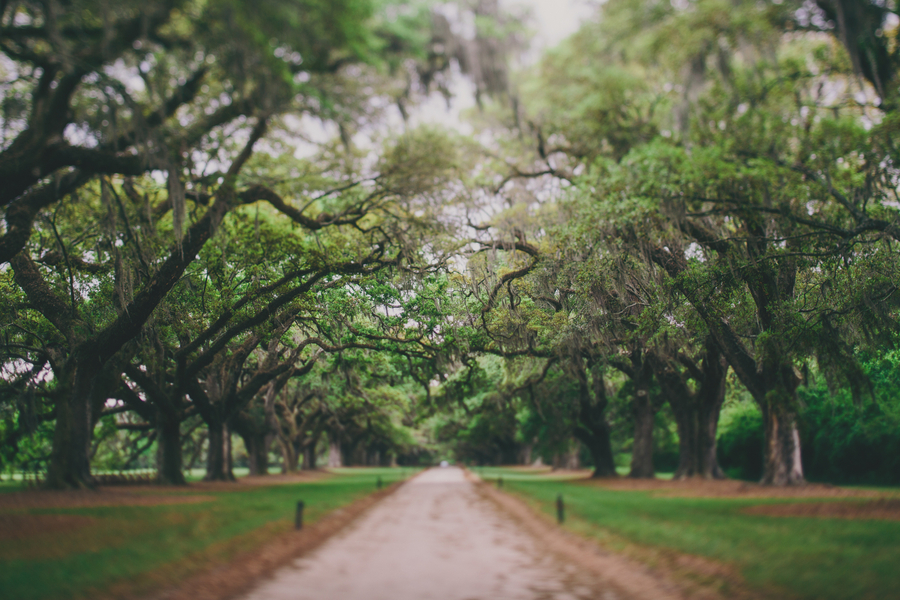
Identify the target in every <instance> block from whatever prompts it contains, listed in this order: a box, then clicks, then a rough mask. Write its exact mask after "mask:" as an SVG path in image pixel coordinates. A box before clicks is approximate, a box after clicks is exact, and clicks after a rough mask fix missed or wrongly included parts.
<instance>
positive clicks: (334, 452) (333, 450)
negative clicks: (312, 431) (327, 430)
mask: <svg viewBox="0 0 900 600" xmlns="http://www.w3.org/2000/svg"><path fill="white" fill-rule="evenodd" d="M343 466H344V461H343V457H342V456H341V443H340V442H339V441H338V440H336V439H333V438H332V439H331V440H330V441H329V442H328V467H329V468H332V467H343Z"/></svg>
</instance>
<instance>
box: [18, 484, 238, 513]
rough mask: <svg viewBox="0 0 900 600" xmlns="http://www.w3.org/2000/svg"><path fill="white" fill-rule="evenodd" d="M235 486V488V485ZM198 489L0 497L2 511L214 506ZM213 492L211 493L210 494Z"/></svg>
mask: <svg viewBox="0 0 900 600" xmlns="http://www.w3.org/2000/svg"><path fill="white" fill-rule="evenodd" d="M228 485H231V486H232V488H233V487H234V484H228ZM196 489H197V488H195V487H193V486H191V488H184V487H168V486H135V487H132V488H129V489H128V490H123V489H122V488H120V487H114V488H105V487H101V488H97V489H96V490H65V491H59V490H27V491H22V492H9V493H6V494H0V511H16V510H30V509H46V508H93V507H98V506H160V505H164V504H194V503H197V502H212V501H214V500H215V496H202V495H197V494H192V493H191V492H192V491H195V490H196ZM210 491H211V490H210Z"/></svg>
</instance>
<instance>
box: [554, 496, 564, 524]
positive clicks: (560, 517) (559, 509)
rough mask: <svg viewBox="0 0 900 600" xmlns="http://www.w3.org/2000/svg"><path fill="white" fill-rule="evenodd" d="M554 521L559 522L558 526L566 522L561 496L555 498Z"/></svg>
mask: <svg viewBox="0 0 900 600" xmlns="http://www.w3.org/2000/svg"><path fill="white" fill-rule="evenodd" d="M556 520H557V521H559V524H560V525H562V524H563V521H565V520H566V506H565V504H563V497H562V494H559V495H558V496H557V497H556Z"/></svg>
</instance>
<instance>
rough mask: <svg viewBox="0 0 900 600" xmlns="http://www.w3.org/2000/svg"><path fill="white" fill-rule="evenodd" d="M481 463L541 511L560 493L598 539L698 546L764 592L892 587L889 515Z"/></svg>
mask: <svg viewBox="0 0 900 600" xmlns="http://www.w3.org/2000/svg"><path fill="white" fill-rule="evenodd" d="M477 471H478V470H476V472H477ZM482 471H483V475H482V477H483V478H487V479H490V480H495V479H496V478H497V477H498V476H502V477H503V482H504V489H506V490H508V491H512V492H514V493H516V494H519V495H522V496H524V497H526V498H530V499H532V500H536V501H537V503H538V505H539V506H540V508H541V510H543V511H545V512H547V513H548V514H555V501H556V497H557V495H558V494H562V495H563V498H564V500H565V505H566V511H567V515H568V517H567V523H566V526H567V527H570V528H572V529H574V530H577V531H578V532H579V533H582V534H586V535H590V536H593V537H595V538H597V539H598V540H599V541H600V542H601V543H605V544H607V545H608V546H611V547H613V548H615V547H616V544H617V541H620V540H626V541H627V542H628V543H633V544H637V545H639V546H642V547H655V548H663V549H667V550H674V551H676V552H680V553H687V554H693V555H699V556H704V557H707V558H710V559H713V560H716V561H719V562H722V563H725V564H728V565H731V566H733V567H736V568H737V570H738V571H739V572H740V573H741V574H742V575H743V577H744V578H745V580H746V581H747V583H748V584H749V585H750V586H751V587H752V588H755V589H756V590H758V591H760V592H762V593H763V594H766V595H767V596H775V597H795V598H804V599H805V598H809V599H814V598H815V599H822V600H826V599H833V600H843V599H847V600H849V599H857V600H858V599H865V598H872V599H874V598H879V599H880V598H890V597H896V595H897V590H898V589H900V568H898V565H900V522H897V521H876V520H846V519H819V518H799V517H797V518H794V517H768V516H759V515H749V514H744V513H743V512H742V510H743V509H745V508H746V507H748V506H753V505H757V504H763V503H780V502H792V501H798V500H787V499H765V500H763V499H722V498H674V497H654V496H652V495H651V494H650V493H648V492H632V491H613V490H608V489H604V488H602V487H598V486H595V485H592V484H589V483H586V482H584V481H583V480H582V481H578V480H573V479H572V478H571V477H569V478H565V477H558V476H552V475H548V474H536V473H528V472H523V471H519V470H511V469H490V468H486V469H483V470H482ZM479 474H481V473H479ZM803 501H809V500H803Z"/></svg>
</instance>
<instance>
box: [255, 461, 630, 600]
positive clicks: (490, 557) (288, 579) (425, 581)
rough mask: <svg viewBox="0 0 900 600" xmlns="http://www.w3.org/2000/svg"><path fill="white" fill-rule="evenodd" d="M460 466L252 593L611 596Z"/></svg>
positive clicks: (261, 598)
mask: <svg viewBox="0 0 900 600" xmlns="http://www.w3.org/2000/svg"><path fill="white" fill-rule="evenodd" d="M615 598H617V596H616V595H615V594H614V593H612V592H611V591H609V590H602V589H599V588H598V587H597V585H596V582H595V581H594V580H593V579H592V578H591V576H589V575H588V574H587V573H585V572H582V571H578V570H576V569H575V568H573V567H572V566H570V565H564V564H562V563H561V562H559V561H558V560H557V559H556V558H555V557H554V556H552V555H550V554H549V553H547V552H545V551H542V549H541V544H540V541H539V540H536V539H534V538H533V537H531V536H529V535H528V534H527V533H525V532H524V531H521V530H520V529H519V528H518V527H517V526H516V524H515V523H514V522H513V521H512V520H511V519H510V518H509V517H507V516H506V515H504V514H502V513H500V512H499V511H498V510H497V509H496V508H495V507H494V505H493V504H491V503H490V502H489V501H488V500H486V499H484V498H482V497H481V496H480V495H479V493H478V492H477V490H476V489H475V486H474V484H472V483H471V482H469V481H467V480H466V478H465V476H464V474H463V471H462V470H461V469H457V468H444V469H431V470H428V471H425V472H424V473H422V474H421V475H419V476H417V477H415V478H414V479H412V480H410V481H409V482H407V483H406V484H404V485H403V486H402V487H401V488H400V489H399V490H397V491H396V492H395V493H394V494H392V495H391V496H389V497H388V498H386V499H385V500H384V501H382V502H381V503H380V504H378V505H377V506H376V507H374V508H373V509H372V510H371V511H370V512H368V513H367V514H366V515H365V516H363V517H362V518H361V519H360V520H359V521H357V522H356V523H355V524H353V525H351V526H350V527H349V528H347V529H346V530H345V531H344V532H342V533H341V534H339V535H337V536H335V537H334V538H332V539H331V540H329V541H328V542H326V543H325V544H324V545H322V546H321V547H320V548H319V549H318V550H316V551H315V552H313V553H311V554H309V555H307V556H305V557H303V558H300V559H298V560H297V561H295V563H294V564H292V565H291V566H289V567H286V568H284V569H282V570H281V571H279V572H278V573H276V575H275V576H274V577H273V578H272V579H271V580H269V581H267V582H265V583H262V584H261V585H260V586H259V587H257V588H256V589H255V590H253V591H252V592H251V593H250V594H249V595H247V596H245V600H288V599H290V600H306V599H309V600H313V599H315V600H331V599H334V600H338V599H340V600H382V599H383V600H407V599H408V600H428V599H434V600H475V599H483V600H499V599H510V600H513V599H514V600H520V599H521V600H532V599H534V600H537V599H541V600H544V599H548V600H549V599H553V600H575V599H584V600H587V599H591V600H597V599H603V600H614V599H615Z"/></svg>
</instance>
